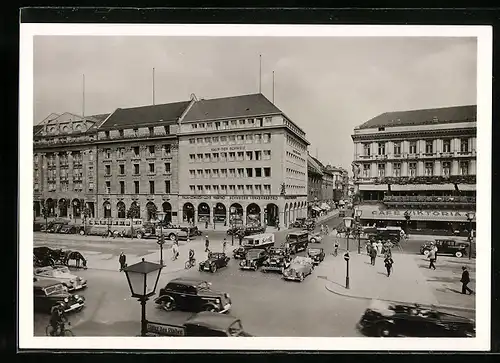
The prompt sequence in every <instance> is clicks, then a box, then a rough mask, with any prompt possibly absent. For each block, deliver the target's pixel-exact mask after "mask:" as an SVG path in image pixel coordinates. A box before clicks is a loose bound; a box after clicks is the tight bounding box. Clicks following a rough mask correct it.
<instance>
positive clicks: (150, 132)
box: [148, 127, 155, 136]
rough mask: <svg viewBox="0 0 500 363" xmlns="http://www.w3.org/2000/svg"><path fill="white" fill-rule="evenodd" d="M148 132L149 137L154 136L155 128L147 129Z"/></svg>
mask: <svg viewBox="0 0 500 363" xmlns="http://www.w3.org/2000/svg"><path fill="white" fill-rule="evenodd" d="M148 130H149V136H154V134H155V128H154V127H148Z"/></svg>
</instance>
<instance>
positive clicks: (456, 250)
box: [420, 239, 469, 258]
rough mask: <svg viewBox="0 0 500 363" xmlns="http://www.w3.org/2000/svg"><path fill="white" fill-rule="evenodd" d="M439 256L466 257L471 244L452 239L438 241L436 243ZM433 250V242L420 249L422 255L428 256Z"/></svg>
mask: <svg viewBox="0 0 500 363" xmlns="http://www.w3.org/2000/svg"><path fill="white" fill-rule="evenodd" d="M434 245H435V246H436V247H437V249H438V250H437V253H438V255H453V256H455V257H458V258H460V257H462V256H466V255H467V254H468V253H469V242H462V241H455V240H452V239H437V240H435V241H434ZM430 249H431V242H426V243H424V244H423V245H422V246H421V247H420V254H422V255H424V256H427V255H428V254H429V251H430Z"/></svg>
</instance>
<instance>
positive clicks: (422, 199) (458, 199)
mask: <svg viewBox="0 0 500 363" xmlns="http://www.w3.org/2000/svg"><path fill="white" fill-rule="evenodd" d="M384 203H388V204H412V203H415V204H476V197H466V196H394V195H392V196H386V197H384Z"/></svg>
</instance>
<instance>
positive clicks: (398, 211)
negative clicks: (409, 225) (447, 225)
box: [372, 210, 466, 217]
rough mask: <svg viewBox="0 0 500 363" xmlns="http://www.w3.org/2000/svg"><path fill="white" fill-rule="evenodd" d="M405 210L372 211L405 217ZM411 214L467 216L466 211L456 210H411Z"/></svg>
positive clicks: (375, 213)
mask: <svg viewBox="0 0 500 363" xmlns="http://www.w3.org/2000/svg"><path fill="white" fill-rule="evenodd" d="M404 213H405V211H401V210H380V211H377V210H374V211H372V214H373V215H378V216H401V217H404ZM408 213H409V214H410V216H435V217H466V213H460V212H456V211H440V210H434V211H428V210H411V211H408Z"/></svg>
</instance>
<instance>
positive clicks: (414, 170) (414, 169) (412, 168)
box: [408, 163, 417, 178]
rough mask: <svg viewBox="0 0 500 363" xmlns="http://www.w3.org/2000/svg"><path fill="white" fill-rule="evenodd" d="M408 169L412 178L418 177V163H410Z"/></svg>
mask: <svg viewBox="0 0 500 363" xmlns="http://www.w3.org/2000/svg"><path fill="white" fill-rule="evenodd" d="M408 169H409V170H410V177H412V178H414V177H416V176H417V163H409V164H408Z"/></svg>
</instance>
